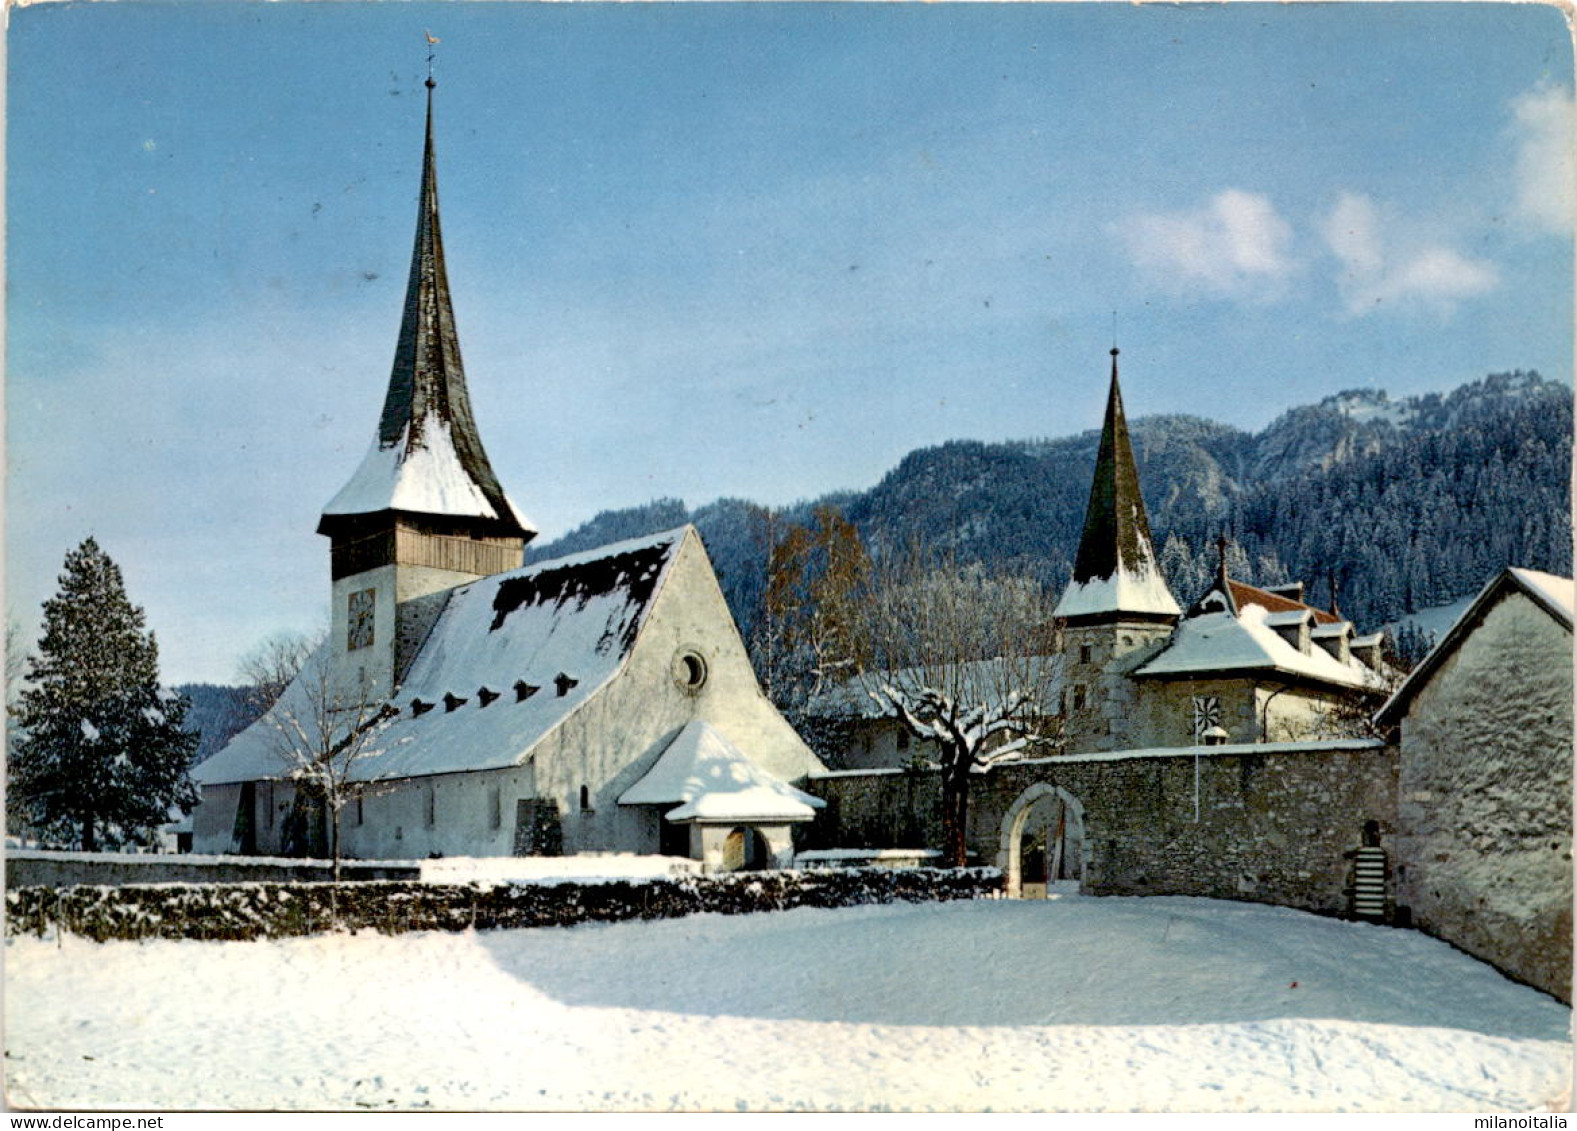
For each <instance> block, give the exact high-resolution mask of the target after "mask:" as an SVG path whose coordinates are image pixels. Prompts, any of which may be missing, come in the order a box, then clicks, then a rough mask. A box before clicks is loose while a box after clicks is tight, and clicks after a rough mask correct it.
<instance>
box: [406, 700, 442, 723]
mask: <svg viewBox="0 0 1577 1131" xmlns="http://www.w3.org/2000/svg"><path fill="white" fill-rule="evenodd" d="M436 706H438V704H437V703H423V702H422V701H421V700H420V699H412V700H411V718H413V719H419V718H421V717H422V716H423V715H425V714H426V713H427V712H428V711H431V710H432V709H433V708H434V707H436Z"/></svg>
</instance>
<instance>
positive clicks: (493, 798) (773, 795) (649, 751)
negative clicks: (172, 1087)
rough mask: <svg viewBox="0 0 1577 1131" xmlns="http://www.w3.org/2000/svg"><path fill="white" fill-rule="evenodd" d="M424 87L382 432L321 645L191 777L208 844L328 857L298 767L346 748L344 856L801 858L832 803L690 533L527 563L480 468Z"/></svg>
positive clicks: (344, 513)
mask: <svg viewBox="0 0 1577 1131" xmlns="http://www.w3.org/2000/svg"><path fill="white" fill-rule="evenodd" d="M432 87H433V83H432V82H431V80H429V81H428V101H427V131H426V147H425V152H424V159H423V169H422V183H421V191H420V205H419V209H418V218H417V225H416V241H415V248H414V251H413V255H412V262H411V274H410V281H409V284H408V287H407V291H406V301H405V309H404V314H403V319H402V323H401V327H400V334H399V339H398V343H397V347H396V351H395V359H394V366H393V369H392V372H391V375H390V379H389V385H388V391H387V394H386V396H385V399H384V404H383V412H382V415H381V417H380V420H379V425H378V431H377V436H376V438H375V439H374V441H373V444H372V446H371V448H370V449H369V450H368V452H367V455H366V457H365V458H364V459H363V461H362V463H361V465H360V466H359V467H358V468H357V470H356V472H355V473H354V475H352V477H351V479H350V481H349V482H348V483H347V484H346V485H345V487H344V488H343V489H342V490H340V491H339V493H338V494H336V495H335V496H334V497H333V499H331V500H330V501H329V503H328V505H327V506H326V507H325V508H324V510H323V515H322V519H321V521H320V523H319V525H318V531H319V533H321V534H324V535H326V536H328V538H329V540H330V561H331V568H330V573H331V582H332V584H331V594H332V596H331V601H332V617H331V629H330V633H329V637H328V639H327V640H326V641H325V642H324V644H323V645H322V648H321V649H320V651H319V652H318V654H317V655H316V656H314V657H313V658H312V659H311V660H309V662H308V664H307V665H306V666H305V667H304V668H303V671H302V674H301V675H300V676H299V677H298V678H297V679H296V681H295V682H294V683H293V684H292V685H291V686H290V688H289V689H288V690H287V691H286V693H285V694H284V696H283V697H282V698H281V699H280V701H279V703H278V704H276V705H275V707H274V708H273V709H272V710H271V711H270V712H269V713H268V714H267V715H266V716H264V718H262V719H260V720H259V721H258V722H257V723H255V724H254V725H253V726H251V727H250V728H249V729H247V730H246V731H244V732H243V733H241V734H240V735H238V736H237V737H236V738H235V739H234V740H233V741H232V742H231V743H230V744H229V746H227V747H226V748H225V749H224V750H222V751H221V752H220V753H219V754H217V755H215V756H214V757H213V758H211V759H209V760H208V761H206V762H204V763H203V764H202V765H200V766H199V767H198V768H197V769H196V771H195V772H194V777H195V778H196V779H197V781H198V783H199V785H200V786H201V787H202V794H203V796H202V804H201V805H200V806H199V808H198V810H197V812H196V818H195V836H194V842H195V848H196V850H197V851H199V852H204V851H207V852H215V851H217V852H226V851H240V852H261V853H281V852H285V851H315V852H322V851H323V850H324V848H325V847H326V838H327V835H328V832H327V831H326V829H325V825H328V826H329V827H330V828H332V824H333V823H332V822H326V821H325V820H324V818H323V814H322V806H321V805H316V804H314V803H310V802H309V801H308V799H307V798H306V797H305V796H304V795H303V793H302V791H301V790H299V789H298V784H299V782H300V781H301V780H302V775H301V773H300V765H299V764H300V763H301V761H302V760H303V757H305V758H307V759H315V760H316V761H317V762H318V763H319V764H322V763H324V762H326V761H329V760H331V759H333V758H336V757H337V758H340V759H342V761H343V765H344V767H345V775H344V776H345V779H346V781H347V783H348V784H347V788H348V791H349V796H350V797H351V798H352V799H351V800H349V801H347V802H346V804H345V805H344V806H343V807H342V808H341V810H340V814H341V815H340V820H339V822H338V831H339V835H340V847H341V849H342V852H343V853H344V854H345V855H349V856H355V857H376V858H409V857H425V856H428V855H430V854H435V853H437V854H444V855H509V854H512V853H516V854H518V853H526V852H543V851H548V852H556V851H569V852H579V851H627V852H647V853H655V852H659V851H662V852H665V853H669V854H673V855H681V856H692V857H695V858H699V859H702V860H704V861H705V862H706V863H708V864H710V865H712V866H715V867H725V866H743V865H749V864H755V865H766V864H772V863H779V864H781V863H786V862H787V861H788V860H789V859H791V857H792V849H791V847H790V837H789V829H790V827H791V826H792V825H795V824H798V823H802V822H804V821H808V820H809V819H810V818H811V817H812V816H813V814H814V810H815V808H816V807H818V806H819V805H820V802H819V801H818V800H817V799H816V798H813V797H810V796H808V795H806V794H804V793H801V792H800V791H799V790H797V789H795V788H794V787H793V786H791V785H789V784H788V783H789V782H790V781H793V780H795V779H801V778H803V777H804V776H805V775H806V774H807V773H808V772H810V771H813V770H819V769H822V768H823V767H822V765H821V763H820V762H819V761H818V760H817V758H816V757H815V755H814V754H812V753H811V751H810V750H809V748H808V747H806V746H805V744H804V743H803V742H802V741H801V740H800V738H799V736H798V735H797V734H796V733H795V732H794V730H793V729H792V728H791V727H790V726H789V725H788V723H787V722H785V721H784V719H783V718H782V716H781V715H779V714H778V712H777V711H776V709H775V708H774V707H773V706H772V704H771V703H770V702H769V701H768V700H767V698H766V697H765V696H764V695H763V694H762V692H761V690H760V688H759V686H758V685H757V683H756V680H755V675H754V673H753V671H752V669H751V666H750V662H749V658H748V657H747V655H746V653H745V648H744V645H743V643H742V642H741V640H740V637H739V633H738V631H737V629H736V628H735V625H734V622H733V619H732V617H731V615H730V614H729V611H728V608H727V605H726V604H725V602H724V599H723V595H722V592H721V590H720V589H719V587H718V584H717V580H716V577H715V576H714V574H713V571H712V567H711V564H710V562H709V560H708V558H707V554H706V550H705V548H704V547H703V545H702V543H701V539H700V537H699V536H698V535H697V534H696V532H695V531H694V529H692V528H689V527H686V528H683V529H680V530H673V531H669V532H667V533H664V534H659V535H654V536H652V537H649V538H644V539H640V540H637V541H634V542H627V543H621V544H618V545H613V546H605V547H602V548H601V549H597V550H592V551H589V552H586V553H582V554H578V555H575V556H573V557H569V558H565V559H561V560H557V561H548V562H540V563H536V564H533V565H529V566H522V564H521V563H522V559H523V556H524V547H525V545H526V543H527V542H528V541H529V540H530V539H531V538H532V537H533V536H534V530H533V529H532V527H531V525H530V523H529V522H528V521H527V520H526V519H525V518H524V517H523V516H522V515H521V513H520V511H519V510H518V509H516V507H515V505H514V504H513V503H512V502H511V500H510V499H509V497H508V496H507V495H506V494H505V493H504V491H503V489H502V487H501V486H500V485H499V482H498V479H497V477H496V475H495V474H494V472H493V469H492V466H491V464H490V463H489V461H488V457H487V454H486V451H485V450H484V449H483V447H482V442H481V438H480V435H479V433H478V430H477V426H476V421H475V419H474V418H473V415H472V412H471V406H470V398H469V395H468V393H467V389H466V382H465V374H464V370H463V368H462V365H461V359H460V348H459V339H458V335H457V333H456V330H455V321H454V312H453V309H452V306H451V302H450V297H449V287H448V279H447V274H446V271H445V267H444V256H443V241H442V236H441V232H440V227H439V215H438V191H437V177H436V168H435V165H436V162H435V157H434V145H433V107H432ZM331 748H332V750H333V751H337V753H336V752H331ZM351 755H354V757H352V756H351ZM341 793H342V795H344V794H345V791H341Z"/></svg>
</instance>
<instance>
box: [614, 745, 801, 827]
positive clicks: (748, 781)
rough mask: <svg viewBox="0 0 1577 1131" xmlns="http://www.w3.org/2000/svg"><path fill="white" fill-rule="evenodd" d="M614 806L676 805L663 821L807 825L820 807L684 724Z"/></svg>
mask: <svg viewBox="0 0 1577 1131" xmlns="http://www.w3.org/2000/svg"><path fill="white" fill-rule="evenodd" d="M619 804H620V805H676V806H677V808H675V809H671V810H669V811H668V812H667V813H665V814H664V816H665V817H666V818H667V819H668V820H669V821H674V822H681V821H702V822H713V821H808V820H810V819H811V818H812V817H814V816H815V815H816V810H817V809H820V808H822V807H823V806H824V805H826V802H825V801H823V800H822V799H821V798H819V797H812V796H811V795H810V794H808V793H804V792H802V791H800V790H797V789H795V788H794V787H793V786H791V785H789V784H788V783H787V782H784V781H780V780H779V779H778V778H775V777H773V776H772V775H771V774H769V773H767V771H765V770H763V769H762V768H761V767H760V766H757V765H756V764H755V763H754V762H752V761H751V760H750V759H749V758H748V757H746V756H745V754H744V752H743V751H741V750H740V749H739V747H737V746H735V745H734V744H733V743H732V742H730V741H729V740H728V739H727V738H726V737H725V736H724V735H723V733H722V732H721V731H719V730H718V729H717V728H716V727H714V726H713V725H712V724H711V723H707V722H702V721H700V720H697V721H695V722H691V723H688V724H687V725H686V726H685V727H684V728H683V729H682V730H680V731H679V733H678V734H677V735H675V736H674V740H673V741H672V742H670V743H669V744H668V746H667V748H666V749H665V750H664V751H663V752H662V754H661V755H660V756H659V757H658V759H657V763H656V765H654V766H653V767H652V768H651V769H650V770H648V771H647V773H646V776H645V777H643V778H641V780H640V781H638V782H636V783H635V784H634V785H632V786H631V787H630V788H629V789H627V790H625V791H624V793H623V794H622V795H621V796H620V797H619Z"/></svg>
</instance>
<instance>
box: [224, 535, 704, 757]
mask: <svg viewBox="0 0 1577 1131" xmlns="http://www.w3.org/2000/svg"><path fill="white" fill-rule="evenodd" d="M689 531H690V528H689V527H684V528H682V529H679V530H670V531H668V532H666V533H664V534H660V535H655V536H653V537H650V538H645V539H637V540H632V541H628V542H620V543H616V544H614V545H610V546H604V547H601V548H600V549H596V550H590V551H587V552H585V553H581V554H576V555H574V556H572V557H567V558H559V559H556V560H553V561H547V562H541V563H538V564H536V565H530V566H526V567H524V568H522V569H518V570H513V571H511V572H509V573H504V574H498V575H496V576H494V577H487V578H483V579H482V580H480V581H475V582H472V583H471V584H469V585H465V586H461V587H460V588H458V589H455V590H453V591H452V593H451V596H450V599H449V602H448V604H447V605H446V606H445V608H444V611H443V613H442V614H441V615H440V616H439V618H438V620H437V622H436V623H435V624H434V625H433V629H432V631H431V633H430V634H429V635H428V637H427V639H426V641H425V642H424V643H423V644H422V648H421V650H420V651H419V652H418V653H417V655H416V658H415V660H414V661H413V662H412V664H411V667H410V671H409V672H408V673H407V675H406V678H405V680H404V682H403V683H402V684H401V687H400V691H399V694H398V696H397V697H396V699H395V700H394V702H393V704H392V705H393V707H395V708H396V709H397V710H398V714H397V715H396V716H394V717H393V718H392V720H391V721H390V722H389V723H388V725H387V726H386V727H385V728H384V729H383V730H382V731H381V732H380V733H378V735H377V736H376V738H375V740H374V741H373V743H372V744H371V746H370V752H369V753H367V754H364V755H363V756H362V757H361V758H360V759H358V761H357V762H356V764H355V766H354V768H353V770H352V773H351V778H352V780H355V781H377V780H382V779H389V778H403V777H420V776H424V775H429V774H444V773H458V772H462V771H467V770H492V769H502V768H505V767H508V766H514V765H520V764H522V763H524V762H525V760H526V759H527V758H528V757H529V755H530V753H531V749H532V748H533V747H534V746H535V745H536V744H537V743H538V742H540V741H541V740H542V739H543V738H544V737H545V736H546V735H547V734H548V733H549V732H550V731H552V730H553V729H554V728H555V727H556V726H558V724H559V723H560V722H561V721H563V720H564V719H565V718H567V717H568V716H569V715H570V714H571V713H572V712H574V711H575V710H576V709H577V708H578V707H579V706H580V705H581V704H583V703H585V702H586V701H588V700H589V699H591V698H593V697H594V696H595V695H596V694H597V693H598V692H599V691H600V690H601V689H602V687H603V686H604V685H605V684H607V683H608V681H609V680H611V679H612V678H613V676H614V675H615V674H616V673H617V672H618V671H619V669H620V668H621V667H623V665H624V661H625V658H626V657H627V656H628V655H629V652H630V649H631V647H632V646H633V645H634V643H635V639H636V636H637V635H638V634H639V631H640V628H641V626H642V625H643V624H644V623H645V620H646V614H647V612H648V610H649V609H650V607H651V605H652V602H653V600H654V599H655V597H656V596H657V594H658V593H659V592H660V591H661V589H662V586H663V584H664V582H665V581H666V579H667V577H668V574H669V567H670V566H671V564H672V563H673V561H674V559H675V558H676V557H677V556H678V549H679V546H680V544H681V543H682V542H683V540H684V538H685V537H687V536H688V534H689ZM325 647H327V646H325ZM324 658H325V656H324V653H323V652H320V653H319V655H318V656H317V657H315V658H314V661H313V662H314V663H318V662H323V660H324ZM446 696H447V697H448V698H447V699H446ZM450 703H453V704H454V706H453V707H451V706H450ZM418 707H420V708H421V709H420V711H419V713H418ZM311 716H312V710H311V703H310V695H309V691H308V688H307V687H306V686H305V684H304V681H303V680H299V679H298V680H297V681H296V682H295V683H293V684H292V685H291V686H290V688H288V689H287V690H286V692H285V695H284V696H283V697H282V698H281V700H280V702H279V704H277V705H276V706H275V708H274V709H273V710H272V711H270V712H269V713H268V714H267V715H265V716H264V717H263V718H262V719H260V720H258V721H257V722H256V723H254V724H252V726H250V727H249V728H247V729H246V730H245V731H243V732H241V734H239V735H237V736H236V738H235V739H234V740H232V741H231V743H230V744H229V745H228V746H226V747H225V748H224V749H223V750H221V751H220V752H219V753H218V754H216V755H214V756H213V757H212V758H210V759H208V761H206V762H204V763H202V764H201V765H199V766H198V767H197V768H196V769H195V770H194V771H193V777H194V778H195V779H196V780H197V781H198V782H200V783H204V784H209V785H213V784H218V783H222V782H238V781H253V780H259V779H263V778H282V777H286V776H288V772H287V767H286V766H285V763H284V761H283V760H282V759H281V756H280V753H279V741H278V736H279V733H280V727H281V724H285V725H288V723H289V721H290V720H291V718H292V717H294V718H301V719H310V718H311Z"/></svg>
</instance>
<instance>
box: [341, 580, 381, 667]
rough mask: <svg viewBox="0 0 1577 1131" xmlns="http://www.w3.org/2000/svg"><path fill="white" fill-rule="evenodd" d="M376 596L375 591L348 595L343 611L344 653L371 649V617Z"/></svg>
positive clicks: (361, 590)
mask: <svg viewBox="0 0 1577 1131" xmlns="http://www.w3.org/2000/svg"><path fill="white" fill-rule="evenodd" d="M377 594H378V591H377V590H376V589H358V590H356V592H354V593H352V594H351V595H350V602H349V604H348V606H347V607H346V609H345V649H346V651H349V652H354V651H355V650H356V649H357V648H370V647H372V623H373V620H372V616H373V606H374V602H375V599H376V597H377Z"/></svg>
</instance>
